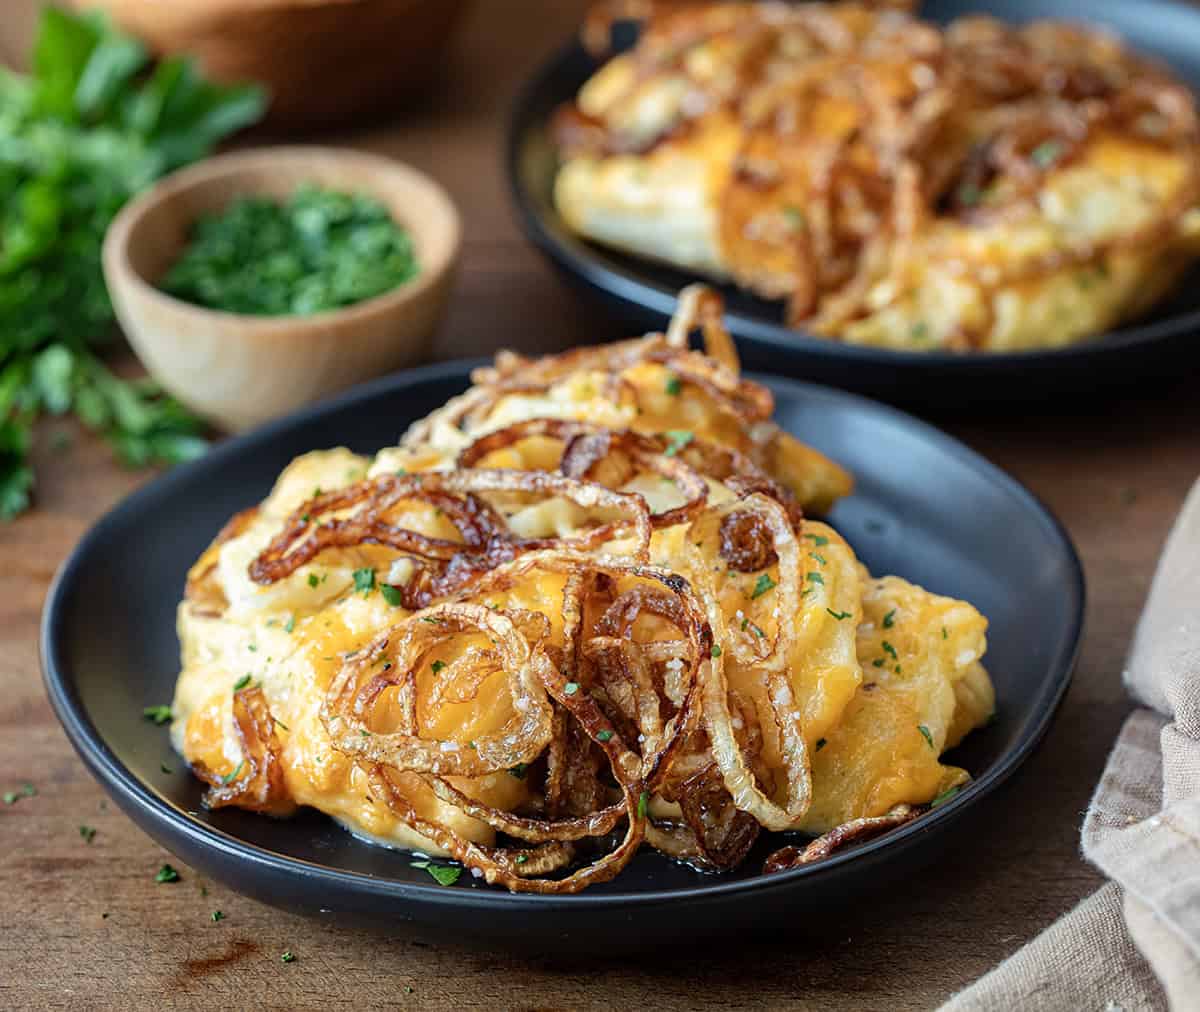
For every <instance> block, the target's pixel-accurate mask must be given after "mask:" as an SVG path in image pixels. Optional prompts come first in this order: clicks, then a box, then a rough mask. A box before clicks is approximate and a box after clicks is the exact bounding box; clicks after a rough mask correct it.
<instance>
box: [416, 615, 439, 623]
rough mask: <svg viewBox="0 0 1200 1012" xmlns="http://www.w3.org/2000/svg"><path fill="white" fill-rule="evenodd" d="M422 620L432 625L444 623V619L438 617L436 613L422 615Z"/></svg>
mask: <svg viewBox="0 0 1200 1012" xmlns="http://www.w3.org/2000/svg"><path fill="white" fill-rule="evenodd" d="M421 621H422V622H428V623H429V624H430V625H441V624H442V620H441V619H440V618H438V617H437V616H436V615H422V616H421Z"/></svg>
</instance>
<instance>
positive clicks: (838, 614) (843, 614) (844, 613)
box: [825, 608, 854, 622]
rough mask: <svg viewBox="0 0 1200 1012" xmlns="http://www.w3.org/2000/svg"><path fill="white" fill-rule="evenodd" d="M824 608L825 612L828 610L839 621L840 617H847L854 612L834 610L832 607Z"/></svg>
mask: <svg viewBox="0 0 1200 1012" xmlns="http://www.w3.org/2000/svg"><path fill="white" fill-rule="evenodd" d="M825 610H826V611H827V612H829V614H830V615H832V616H833V617H834V618H836V619H837V620H838V621H839V622H840V621H841V620H842V619H844V618H849V617H850V616H851V615H853V614H854V612H852V611H834V610H833V609H832V608H826V609H825Z"/></svg>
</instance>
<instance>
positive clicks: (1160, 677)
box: [943, 482, 1200, 1012]
mask: <svg viewBox="0 0 1200 1012" xmlns="http://www.w3.org/2000/svg"><path fill="white" fill-rule="evenodd" d="M1124 680H1125V684H1126V686H1127V687H1128V688H1129V691H1130V693H1131V694H1132V695H1133V697H1134V699H1135V700H1136V701H1137V702H1139V703H1141V704H1142V705H1143V706H1144V707H1146V709H1139V710H1137V711H1135V712H1134V713H1133V714H1132V715H1131V716H1130V717H1129V718H1128V720H1127V721H1126V722H1125V725H1124V727H1122V729H1121V734H1120V736H1119V737H1118V738H1117V743H1116V746H1115V747H1114V749H1113V751H1112V755H1110V756H1109V759H1108V764H1107V766H1106V767H1105V769H1104V775H1103V776H1102V777H1101V778H1100V783H1099V785H1098V786H1097V787H1096V793H1095V794H1094V796H1093V797H1092V801H1091V804H1090V805H1089V806H1088V812H1087V816H1086V818H1085V820H1084V824H1083V840H1082V845H1083V854H1084V857H1086V858H1087V859H1088V860H1089V861H1091V862H1092V863H1093V864H1095V865H1096V866H1097V867H1098V868H1099V869H1100V870H1101V871H1103V872H1104V873H1105V874H1106V875H1107V876H1108V877H1109V878H1110V879H1111V881H1110V882H1109V883H1108V884H1107V885H1105V886H1103V887H1102V888H1101V889H1100V890H1099V891H1097V892H1096V893H1095V894H1094V895H1092V896H1090V897H1089V898H1087V899H1085V900H1084V901H1083V902H1082V903H1080V904H1079V905H1078V906H1077V907H1076V908H1075V909H1074V910H1072V911H1070V912H1069V913H1067V914H1065V915H1064V916H1063V917H1061V918H1060V919H1059V920H1058V921H1056V922H1055V923H1054V924H1052V925H1051V926H1050V927H1049V928H1047V929H1046V930H1045V931H1043V932H1042V933H1041V934H1040V935H1039V936H1038V937H1037V938H1035V939H1034V940H1033V941H1031V942H1030V943H1029V944H1027V945H1026V946H1024V947H1023V948H1022V949H1020V950H1018V951H1017V952H1016V953H1015V954H1014V955H1012V956H1010V957H1009V958H1008V959H1007V960H1005V961H1004V962H1003V963H1001V964H1000V965H999V966H998V967H996V968H995V969H994V970H992V971H991V972H990V973H988V974H987V975H985V976H984V977H981V978H980V979H979V980H978V981H976V982H975V983H974V984H972V985H971V986H970V987H968V988H967V989H966V990H964V991H961V992H959V993H958V994H957V995H955V996H954V997H953V998H952V999H951V1000H950V1001H949V1002H948V1003H947V1004H946V1005H945V1006H943V1012H975V1010H983V1009H987V1010H991V1009H1018V1008H1019V1009H1023V1010H1024V1009H1028V1010H1033V1012H1043V1010H1045V1012H1050V1010H1055V1012H1057V1010H1060V1009H1096V1010H1110V1012H1116V1010H1118V1009H1120V1010H1124V1012H1134V1010H1141V1009H1148V1010H1158V1009H1167V1008H1170V1009H1173V1010H1175V1012H1180V1010H1185V1012H1190V1010H1193V1009H1198V1010H1200V482H1197V483H1196V484H1195V485H1194V486H1193V487H1192V490H1191V492H1190V494H1189V495H1188V498H1187V501H1186V502H1185V503H1184V505H1183V509H1182V510H1181V511H1180V514H1179V517H1178V519H1177V520H1176V521H1175V526H1174V528H1173V529H1172V531H1171V534H1170V536H1169V537H1168V538H1167V544H1166V547H1165V548H1164V549H1163V554H1162V558H1161V559H1160V560H1159V563H1158V571H1157V572H1156V573H1155V576H1154V582H1153V584H1152V585H1151V587H1150V595H1149V597H1148V598H1147V600H1146V608H1145V611H1143V612H1142V616H1141V618H1140V620H1139V621H1138V627H1137V631H1136V632H1135V634H1134V638H1133V645H1132V646H1131V647H1130V651H1129V657H1128V660H1127V661H1126V665H1125V672H1124Z"/></svg>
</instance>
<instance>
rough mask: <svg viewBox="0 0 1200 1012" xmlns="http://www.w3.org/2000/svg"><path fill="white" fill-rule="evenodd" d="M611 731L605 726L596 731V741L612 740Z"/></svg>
mask: <svg viewBox="0 0 1200 1012" xmlns="http://www.w3.org/2000/svg"><path fill="white" fill-rule="evenodd" d="M612 736H613V733H612V732H611V731H609V730H608V729H607V728H605V730H603V731H597V732H596V741H612Z"/></svg>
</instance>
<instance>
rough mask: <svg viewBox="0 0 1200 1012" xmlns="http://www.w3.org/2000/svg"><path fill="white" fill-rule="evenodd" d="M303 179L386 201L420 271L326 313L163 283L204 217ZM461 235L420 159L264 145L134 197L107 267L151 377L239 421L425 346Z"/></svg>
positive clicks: (374, 372) (389, 365) (393, 363)
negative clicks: (216, 301)
mask: <svg viewBox="0 0 1200 1012" xmlns="http://www.w3.org/2000/svg"><path fill="white" fill-rule="evenodd" d="M302 183H316V184H318V185H321V186H325V187H329V188H331V189H337V190H344V191H350V192H361V193H367V194H370V195H371V196H373V197H375V198H376V199H378V200H380V201H382V202H383V204H385V205H386V206H387V207H388V208H389V209H390V210H391V212H392V214H393V215H394V216H395V218H396V220H397V221H398V222H400V223H401V224H403V225H404V226H405V227H406V228H407V229H408V230H409V232H410V233H411V234H412V238H413V244H414V246H415V248H416V255H417V264H418V274H417V276H416V277H415V278H414V279H413V280H411V281H409V282H406V283H404V284H402V285H400V286H399V287H398V288H395V289H393V290H392V291H390V292H385V293H384V294H383V295H379V296H376V297H375V298H373V299H368V300H366V301H364V302H360V303H357V304H356V305H353V306H348V307H346V308H344V309H337V310H333V311H331V312H327V313H320V314H317V315H314V316H272V317H267V316H243V315H240V314H236V313H226V312H220V311H217V310H212V309H206V308H203V307H201V306H194V305H192V304H190V303H187V302H183V301H180V300H179V299H175V298H173V297H171V296H169V295H167V294H165V293H164V292H161V291H159V289H158V288H156V287H155V284H156V282H158V281H159V280H160V279H161V278H162V277H163V276H164V275H165V274H166V272H167V270H168V268H170V266H171V265H172V264H173V263H174V262H175V260H176V259H177V258H178V257H179V254H180V253H181V251H182V250H183V247H184V245H185V244H186V242H187V239H188V233H189V230H190V228H191V226H192V224H193V222H195V220H196V218H197V217H198V216H199V215H201V214H203V213H205V212H211V211H219V210H221V209H222V208H224V207H225V206H227V205H228V204H229V202H230V201H231V200H233V199H234V198H236V197H239V196H249V195H265V196H270V197H275V198H278V199H284V198H286V197H288V196H290V195H291V194H292V193H293V192H294V191H295V189H296V187H297V186H299V185H300V184H302ZM460 232H461V228H460V225H459V218H458V213H457V211H455V209H454V205H453V204H452V203H451V202H450V198H449V197H448V196H447V195H446V192H445V191H444V190H443V189H442V188H441V187H440V186H439V185H438V184H437V183H435V182H434V181H433V180H431V179H430V178H429V177H427V176H425V175H424V174H422V173H420V172H418V171H416V170H415V169H412V168H409V167H408V166H405V165H401V164H400V163H398V162H394V161H391V160H390V159H387V158H382V157H379V156H376V155H369V154H365V153H362V152H357V151H348V150H341V149H336V148H320V147H291V148H263V149H259V150H253V151H243V152H238V153H235V154H229V155H222V156H220V157H217V158H211V159H208V160H207V161H204V162H200V163H199V164H197V165H193V166H191V167H190V168H186V169H182V170H181V171H179V172H176V173H173V174H172V175H170V176H167V177H166V178H165V179H163V180H161V181H160V182H159V183H158V184H157V185H155V186H154V187H152V188H151V189H149V190H148V191H146V192H145V193H144V194H142V195H141V196H139V197H137V198H136V199H135V200H133V201H131V202H130V203H129V204H127V205H126V206H125V208H124V209H123V210H122V211H121V212H120V214H118V215H117V217H116V219H115V220H114V221H113V223H112V225H111V227H110V228H109V230H108V235H107V236H106V237H105V241H104V276H105V279H106V281H107V283H108V290H109V294H110V295H111V296H112V301H113V307H114V308H115V309H116V314H117V319H118V320H119V321H120V323H121V327H122V328H123V329H124V331H125V335H126V336H127V337H128V338H129V343H130V344H132V345H133V348H134V350H135V351H136V352H137V354H138V357H139V358H140V359H141V360H142V363H143V364H144V365H145V366H146V368H147V369H148V370H149V371H150V372H151V374H152V375H154V376H155V377H156V378H157V379H158V381H159V382H160V383H162V385H163V386H164V387H165V388H166V389H167V390H168V391H170V392H171V393H172V394H173V395H174V396H175V397H177V398H178V399H179V400H180V401H182V402H183V403H184V404H186V405H187V406H188V407H190V408H192V410H194V411H196V412H197V413H198V414H200V415H203V416H204V417H205V418H208V419H211V420H212V421H214V422H216V423H218V424H220V425H222V426H225V427H227V428H230V429H235V430H238V429H245V428H249V427H250V426H253V425H257V424H258V423H260V422H263V421H266V420H267V419H269V418H274V417H276V416H277V415H281V414H284V413H286V412H288V411H292V410H293V409H295V408H298V407H300V406H301V405H304V404H307V403H308V402H310V401H313V400H316V399H318V398H320V397H323V396H325V395H327V394H330V393H333V392H334V391H337V390H341V389H344V388H345V387H348V386H351V385H352V384H354V383H358V382H360V381H362V380H365V379H368V378H370V377H373V376H378V375H380V374H381V373H386V372H389V371H391V370H394V369H398V368H400V367H402V366H406V365H409V364H411V363H413V362H415V361H417V360H418V359H420V358H422V357H424V356H425V355H427V354H428V351H429V345H430V342H431V340H432V338H433V332H434V330H435V328H436V326H437V324H438V321H439V320H440V318H441V316H442V313H443V310H444V308H445V305H446V300H447V297H448V296H449V293H450V289H451V285H452V281H453V274H454V267H455V262H456V259H457V255H458V249H459V242H460Z"/></svg>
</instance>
